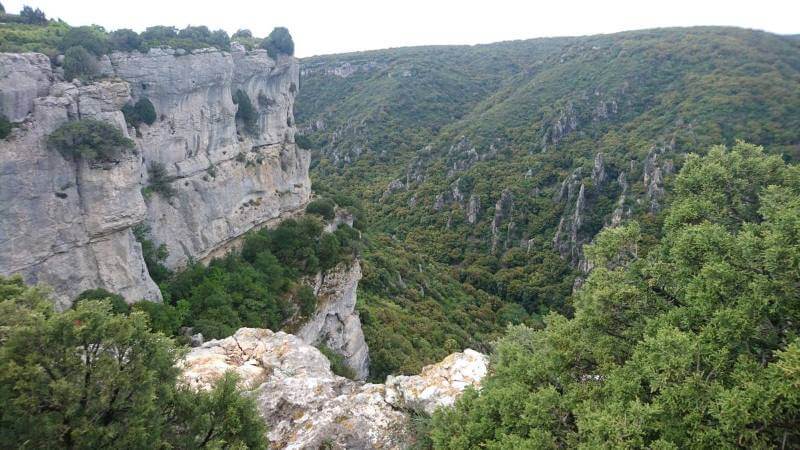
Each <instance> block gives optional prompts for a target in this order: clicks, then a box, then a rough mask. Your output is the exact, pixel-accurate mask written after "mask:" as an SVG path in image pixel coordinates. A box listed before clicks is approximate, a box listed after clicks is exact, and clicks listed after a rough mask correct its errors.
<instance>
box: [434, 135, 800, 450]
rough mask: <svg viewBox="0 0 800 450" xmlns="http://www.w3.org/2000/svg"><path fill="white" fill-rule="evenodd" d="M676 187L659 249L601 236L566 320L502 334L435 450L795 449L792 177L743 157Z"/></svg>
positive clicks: (799, 377)
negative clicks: (487, 370) (478, 383)
mask: <svg viewBox="0 0 800 450" xmlns="http://www.w3.org/2000/svg"><path fill="white" fill-rule="evenodd" d="M675 186H676V189H675V197H674V199H673V202H672V205H671V207H670V208H669V210H668V211H667V215H666V220H665V223H664V227H663V237H662V239H661V242H660V243H659V244H658V245H656V246H654V247H652V248H651V249H649V251H647V252H646V254H643V252H642V251H641V250H642V249H641V248H639V244H640V242H639V241H640V237H641V235H640V233H639V231H638V230H639V228H638V225H637V224H635V223H630V224H628V225H626V226H624V227H622V228H619V229H610V230H606V231H604V232H603V233H601V234H600V236H598V238H597V239H596V242H595V243H594V244H593V245H592V247H591V249H590V251H587V255H590V257H591V258H593V262H594V263H595V267H596V268H595V269H594V271H593V272H592V273H591V275H590V277H589V278H588V280H587V281H586V283H585V284H584V286H583V287H582V288H581V289H580V291H579V292H578V293H577V295H576V296H575V300H574V303H575V315H574V318H572V319H568V318H566V317H564V316H562V315H559V314H555V313H554V314H551V315H549V316H547V317H546V319H545V322H546V327H545V328H544V329H543V330H534V329H531V328H528V327H525V326H516V327H511V328H510V329H509V331H508V333H507V335H506V336H505V337H504V338H502V339H501V340H500V341H499V343H498V344H497V347H496V352H495V355H494V358H493V361H494V374H493V375H492V376H491V377H490V378H489V379H487V380H486V383H485V384H484V387H483V389H482V390H481V391H480V393H478V392H474V391H473V392H470V393H468V394H467V395H465V396H464V397H463V398H462V399H461V400H460V401H459V402H458V404H457V407H456V408H455V409H454V410H451V411H442V412H440V413H438V414H437V415H436V416H435V418H434V426H433V432H432V438H433V441H434V443H435V447H437V448H452V449H455V448H458V449H463V448H484V447H487V448H511V447H514V448H557V447H571V448H574V447H580V448H596V447H602V446H609V445H610V446H613V447H620V448H623V447H625V448H631V447H639V448H641V447H646V448H663V449H666V448H732V447H745V448H770V447H777V448H794V447H797V446H798V445H800V428H798V426H797V424H798V421H800V389H798V387H800V340H799V339H798V332H800V328H799V327H798V324H799V323H800V322H799V320H800V170H798V167H797V166H793V165H787V164H785V163H784V162H783V160H782V159H781V158H780V157H777V156H767V155H765V154H764V152H763V149H762V148H760V147H756V146H753V145H750V144H745V143H741V142H740V143H737V144H736V145H735V146H734V147H733V148H732V149H730V150H728V149H726V148H725V147H714V148H712V149H711V150H710V151H709V152H708V155H707V156H703V157H701V156H697V155H690V156H689V157H688V158H687V160H686V164H685V166H684V167H683V169H682V170H681V172H680V174H679V175H678V176H677V179H676V180H675ZM612 262H613V263H612Z"/></svg>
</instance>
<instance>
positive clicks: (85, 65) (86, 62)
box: [64, 46, 98, 80]
mask: <svg viewBox="0 0 800 450" xmlns="http://www.w3.org/2000/svg"><path fill="white" fill-rule="evenodd" d="M97 70H98V68H97V59H96V58H95V57H94V55H92V54H91V53H89V52H88V51H87V50H86V49H85V48H83V47H81V46H77V47H70V48H69V49H68V50H67V51H66V53H64V78H66V79H67V80H73V79H75V78H78V79H81V80H87V79H91V78H92V77H94V76H95V75H97Z"/></svg>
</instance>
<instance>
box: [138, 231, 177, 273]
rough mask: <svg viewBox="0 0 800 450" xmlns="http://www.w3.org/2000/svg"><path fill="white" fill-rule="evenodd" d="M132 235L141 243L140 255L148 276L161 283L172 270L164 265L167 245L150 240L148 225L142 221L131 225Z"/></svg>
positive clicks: (167, 254)
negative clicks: (133, 225)
mask: <svg viewBox="0 0 800 450" xmlns="http://www.w3.org/2000/svg"><path fill="white" fill-rule="evenodd" d="M133 236H134V237H135V238H136V240H137V241H138V242H139V244H141V245H142V257H143V259H144V264H145V265H146V266H147V271H148V272H149V273H150V278H152V279H153V281H155V282H156V283H161V282H162V281H166V280H167V279H168V278H169V277H170V276H172V272H171V271H170V270H169V269H167V266H165V265H164V261H166V259H167V256H169V251H168V250H167V246H166V245H165V244H161V245H158V246H157V245H156V244H155V242H153V241H152V240H150V227H148V226H147V225H146V224H144V223H140V224H139V225H136V226H135V227H133Z"/></svg>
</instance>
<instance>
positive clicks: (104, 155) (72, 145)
mask: <svg viewBox="0 0 800 450" xmlns="http://www.w3.org/2000/svg"><path fill="white" fill-rule="evenodd" d="M47 145H48V147H50V148H51V149H53V150H57V151H58V152H59V153H61V155H62V156H64V157H65V158H73V159H75V158H84V159H87V160H91V161H100V162H115V161H118V160H119V158H121V157H122V155H123V152H125V151H126V150H132V149H133V148H134V147H133V141H131V140H130V139H128V138H126V137H125V136H123V135H122V133H121V132H120V131H119V129H117V128H116V127H115V126H113V125H110V124H108V123H106V122H102V121H99V120H95V119H80V120H75V121H72V122H67V123H65V124H64V125H61V126H60V127H58V129H56V130H55V131H54V132H52V133H51V134H50V136H48V138H47Z"/></svg>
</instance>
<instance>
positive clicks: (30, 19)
mask: <svg viewBox="0 0 800 450" xmlns="http://www.w3.org/2000/svg"><path fill="white" fill-rule="evenodd" d="M19 16H20V17H21V18H22V22H23V23H28V24H31V25H44V24H46V23H47V16H45V15H44V11H42V10H41V9H39V8H36V9H33V8H31V7H30V6H23V7H22V11H21V12H20V13H19Z"/></svg>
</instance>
